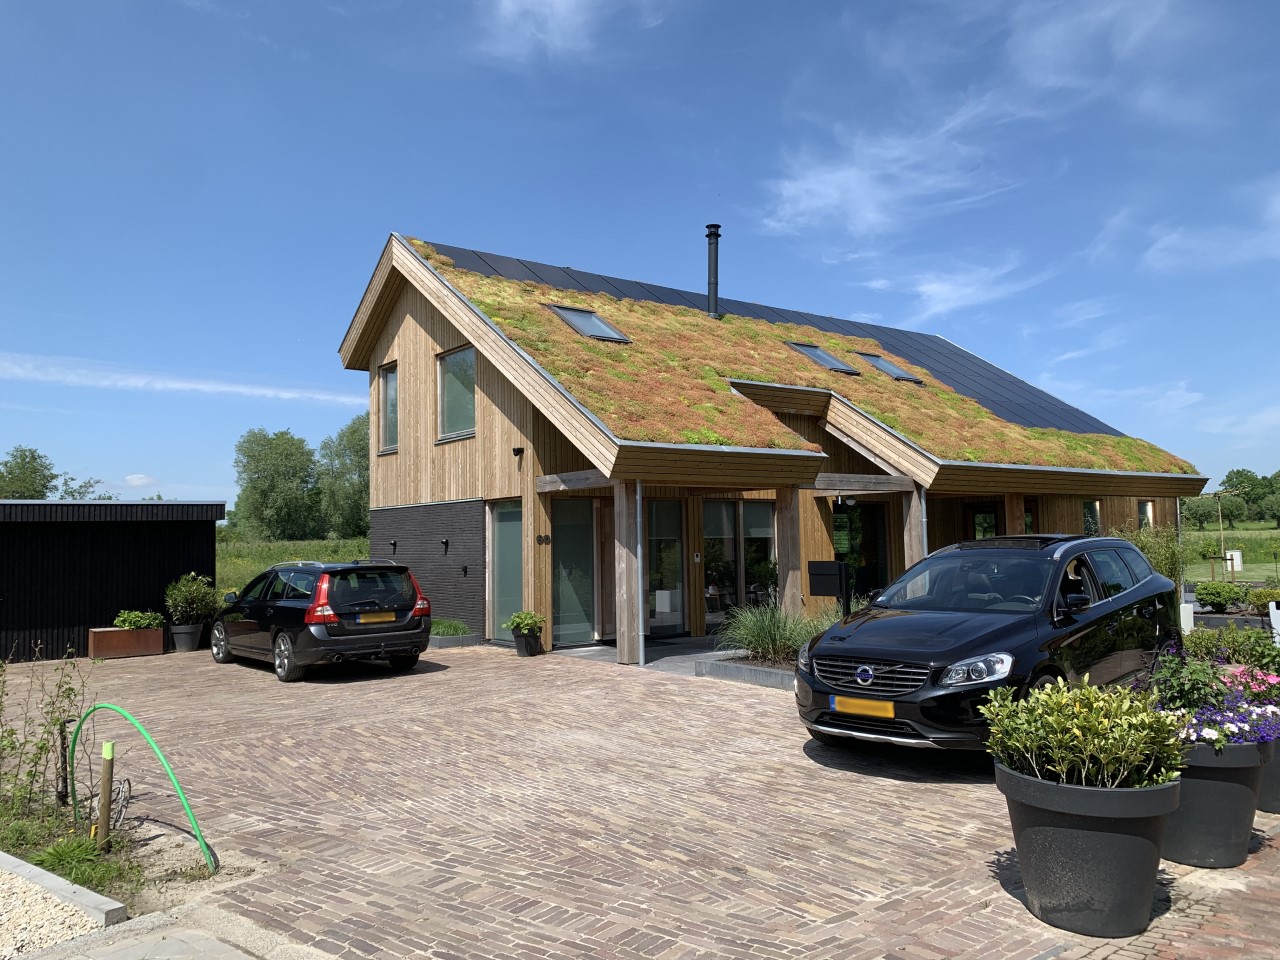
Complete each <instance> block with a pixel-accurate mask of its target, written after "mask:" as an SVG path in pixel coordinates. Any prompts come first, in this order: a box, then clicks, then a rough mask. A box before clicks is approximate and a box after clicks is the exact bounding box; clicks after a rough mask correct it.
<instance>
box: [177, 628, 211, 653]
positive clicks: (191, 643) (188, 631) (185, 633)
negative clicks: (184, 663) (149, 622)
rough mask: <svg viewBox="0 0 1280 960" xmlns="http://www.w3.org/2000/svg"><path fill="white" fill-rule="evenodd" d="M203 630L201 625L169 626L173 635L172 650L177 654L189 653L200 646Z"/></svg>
mask: <svg viewBox="0 0 1280 960" xmlns="http://www.w3.org/2000/svg"><path fill="white" fill-rule="evenodd" d="M203 630H204V624H203V623H174V624H170V625H169V632H170V633H171V634H173V648H174V649H175V650H176V651H177V652H178V653H191V652H192V651H194V650H196V649H198V648H199V646H200V634H201V632H202V631H203Z"/></svg>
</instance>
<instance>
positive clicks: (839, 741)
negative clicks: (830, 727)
mask: <svg viewBox="0 0 1280 960" xmlns="http://www.w3.org/2000/svg"><path fill="white" fill-rule="evenodd" d="M808 730H809V736H810V737H812V738H813V739H814V740H816V741H818V743H820V744H822V745H823V746H824V747H845V746H848V745H849V738H848V737H837V736H836V735H835V734H834V733H824V732H823V731H821V730H815V729H813V727H809V728H808Z"/></svg>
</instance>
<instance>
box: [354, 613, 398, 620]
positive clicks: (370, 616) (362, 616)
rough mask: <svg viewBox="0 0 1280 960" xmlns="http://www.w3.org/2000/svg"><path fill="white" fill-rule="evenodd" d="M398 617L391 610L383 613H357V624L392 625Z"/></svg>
mask: <svg viewBox="0 0 1280 960" xmlns="http://www.w3.org/2000/svg"><path fill="white" fill-rule="evenodd" d="M395 618H396V615H395V614H394V613H393V612H392V611H390V610H384V611H382V612H381V613H357V614H356V623H390V622H391V621H392V620H394V619H395Z"/></svg>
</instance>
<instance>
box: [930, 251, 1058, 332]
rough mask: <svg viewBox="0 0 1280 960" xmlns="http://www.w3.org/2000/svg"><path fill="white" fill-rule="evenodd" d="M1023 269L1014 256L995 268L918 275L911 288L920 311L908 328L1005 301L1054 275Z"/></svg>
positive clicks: (978, 267)
mask: <svg viewBox="0 0 1280 960" xmlns="http://www.w3.org/2000/svg"><path fill="white" fill-rule="evenodd" d="M1021 266H1022V264H1021V260H1020V259H1019V258H1018V257H1016V256H1012V255H1011V256H1009V257H1007V258H1006V259H1005V260H1004V261H1003V262H1002V263H999V264H995V265H988V266H981V265H971V264H968V265H965V266H962V267H960V268H958V269H956V270H952V271H949V272H933V273H922V274H918V275H916V276H915V277H914V278H912V279H911V281H910V282H909V284H908V285H909V287H910V289H911V290H912V291H913V292H914V293H915V295H916V298H917V299H918V301H919V309H918V311H917V313H916V315H915V317H914V319H913V320H912V321H910V323H909V324H907V325H916V324H919V323H922V322H924V321H925V320H929V319H931V318H933V317H938V316H945V315H947V314H950V313H955V312H956V311H959V310H964V309H967V308H969V307H977V306H981V305H983V304H987V303H994V302H995V301H997V300H1004V299H1006V298H1008V297H1011V296H1013V295H1014V294H1017V293H1021V292H1022V291H1024V290H1028V289H1030V288H1031V287H1034V286H1036V285H1038V284H1041V283H1043V282H1044V281H1045V280H1048V279H1049V278H1050V277H1051V276H1053V271H1051V270H1044V271H1041V272H1039V273H1035V274H1031V275H1019V270H1020V268H1021Z"/></svg>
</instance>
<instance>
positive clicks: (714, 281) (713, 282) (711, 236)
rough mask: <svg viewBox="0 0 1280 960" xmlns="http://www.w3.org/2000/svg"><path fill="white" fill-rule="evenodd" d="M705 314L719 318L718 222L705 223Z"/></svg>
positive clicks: (714, 318)
mask: <svg viewBox="0 0 1280 960" xmlns="http://www.w3.org/2000/svg"><path fill="white" fill-rule="evenodd" d="M707 316H709V317H711V318H712V319H713V320H719V319H720V224H718V223H708V224H707Z"/></svg>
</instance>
